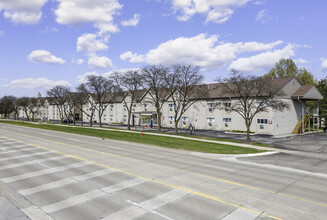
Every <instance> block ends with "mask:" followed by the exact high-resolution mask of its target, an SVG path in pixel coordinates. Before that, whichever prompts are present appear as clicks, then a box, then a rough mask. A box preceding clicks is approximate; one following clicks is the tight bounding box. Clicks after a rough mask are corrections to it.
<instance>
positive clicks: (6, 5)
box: [0, 0, 48, 24]
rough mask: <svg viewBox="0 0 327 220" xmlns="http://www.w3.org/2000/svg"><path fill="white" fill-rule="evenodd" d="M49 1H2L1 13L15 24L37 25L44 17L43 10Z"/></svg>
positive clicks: (0, 2)
mask: <svg viewBox="0 0 327 220" xmlns="http://www.w3.org/2000/svg"><path fill="white" fill-rule="evenodd" d="M47 1H48V0H28V1H24V0H0V11H2V10H3V11H4V17H5V18H7V19H10V20H11V21H12V22H13V23H21V24H36V23H38V22H39V21H40V19H41V17H42V12H41V8H42V7H43V6H44V5H45V4H46V3H47Z"/></svg>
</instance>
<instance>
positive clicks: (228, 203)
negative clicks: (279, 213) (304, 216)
mask: <svg viewBox="0 0 327 220" xmlns="http://www.w3.org/2000/svg"><path fill="white" fill-rule="evenodd" d="M0 130H1V129H0ZM0 137H3V138H8V137H5V136H2V135H0ZM10 139H11V140H15V139H12V138H10ZM25 143H26V142H25ZM26 144H28V145H30V146H34V147H37V148H40V149H43V150H47V151H51V152H54V153H58V154H61V155H65V156H68V157H71V158H74V159H77V160H81V161H85V162H90V163H92V164H94V165H97V166H101V167H105V168H109V169H113V170H116V171H117V172H120V173H124V174H127V175H130V176H134V177H138V178H143V179H146V180H148V181H150V182H153V183H157V184H160V185H164V186H167V187H170V188H173V189H179V190H182V191H185V192H188V193H190V194H193V195H197V196H200V197H203V198H207V199H210V200H214V201H216V202H219V203H222V204H226V205H230V206H233V207H236V208H240V209H243V210H247V211H250V212H254V213H257V214H260V215H263V216H266V217H268V218H272V219H276V220H282V219H281V218H278V217H275V216H272V215H267V214H265V213H263V212H260V211H257V210H253V209H249V208H246V207H243V206H239V205H236V204H233V203H230V202H226V201H224V200H221V199H219V198H217V197H214V196H210V195H208V194H204V193H201V192H197V191H194V190H191V189H187V188H184V187H181V186H177V185H172V184H169V183H165V182H161V181H158V180H154V179H151V178H148V177H145V176H141V175H138V174H135V173H131V172H128V171H124V170H120V169H117V168H114V167H110V166H107V165H104V164H100V163H96V162H94V161H89V160H87V159H85V158H81V157H78V156H75V155H69V154H66V153H63V152H59V151H54V150H51V149H50V148H47V147H42V146H39V145H36V144H30V143H26Z"/></svg>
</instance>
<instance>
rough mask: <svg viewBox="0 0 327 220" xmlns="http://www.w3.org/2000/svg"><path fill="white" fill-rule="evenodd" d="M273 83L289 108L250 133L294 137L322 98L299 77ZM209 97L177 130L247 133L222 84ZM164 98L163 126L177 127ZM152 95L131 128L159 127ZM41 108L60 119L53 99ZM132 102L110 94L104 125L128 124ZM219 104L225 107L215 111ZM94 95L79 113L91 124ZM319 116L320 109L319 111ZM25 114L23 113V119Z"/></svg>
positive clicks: (135, 111) (139, 102)
mask: <svg viewBox="0 0 327 220" xmlns="http://www.w3.org/2000/svg"><path fill="white" fill-rule="evenodd" d="M272 83H273V85H274V86H276V88H278V89H279V90H282V91H283V92H284V94H285V95H284V96H283V97H276V98H278V99H280V100H282V101H284V102H286V103H288V104H289V109H286V110H284V111H282V112H278V111H274V110H272V109H271V108H267V111H266V112H261V113H259V114H257V115H256V117H255V118H254V120H253V122H252V125H251V131H253V132H255V133H261V134H271V135H280V134H291V133H292V132H293V130H294V128H295V127H296V126H297V124H298V123H299V121H301V119H302V116H303V115H304V114H305V112H306V105H305V102H306V101H318V100H321V99H322V98H323V97H322V95H321V94H320V93H319V91H318V89H317V88H316V87H315V86H314V85H306V86H302V85H301V84H300V83H299V81H298V80H297V79H296V78H293V77H288V78H279V79H273V80H272ZM206 86H208V95H207V97H205V98H203V99H201V100H197V101H196V102H195V103H194V104H193V105H192V106H190V107H189V109H188V110H187V111H186V112H185V113H184V114H183V116H182V118H181V120H180V122H179V124H178V127H179V128H185V127H187V126H189V125H190V124H192V126H194V127H195V129H205V130H220V131H221V130H223V131H232V130H241V131H245V130H246V127H245V123H244V119H243V118H242V117H241V116H240V115H239V114H237V113H236V112H230V111H228V107H230V106H231V105H232V104H233V102H235V101H237V98H236V97H226V95H224V94H223V93H222V89H221V87H219V84H217V83H216V84H207V85H206ZM163 96H165V97H161V98H162V100H165V101H164V103H163V106H162V109H161V113H162V117H161V125H162V126H163V127H172V128H173V127H174V110H173V107H174V106H173V103H172V101H171V100H170V99H169V95H168V94H163ZM149 100H150V94H149V91H147V90H141V91H140V92H139V93H138V94H137V97H136V99H135V101H134V103H133V105H132V115H131V125H132V126H151V125H153V126H155V125H156V124H157V112H156V109H155V107H154V106H153V105H152V104H151V102H150V101H149ZM40 102H41V104H42V105H41V108H40V109H39V112H38V113H37V114H36V117H37V118H39V119H43V120H60V115H59V110H58V108H57V106H56V105H55V104H54V102H53V100H52V99H51V98H40ZM130 103H131V101H130V95H129V94H128V93H126V94H125V96H121V95H111V96H110V97H107V103H106V109H105V112H104V113H103V115H102V118H101V119H102V123H103V124H109V125H110V124H127V120H128V109H127V106H126V104H127V105H128V106H129V105H130ZM217 103H220V104H221V105H222V106H223V108H221V107H220V108H215V106H217ZM94 107H95V105H94V100H93V99H92V96H89V97H88V99H87V100H86V101H85V103H84V104H83V113H80V116H81V117H79V118H80V120H83V122H85V123H88V122H89V120H90V117H89V116H90V113H91V111H92V108H94ZM316 113H319V109H317V110H316ZM24 114H25V113H23V112H22V111H21V113H20V117H21V116H24ZM93 120H94V121H97V122H98V121H99V120H98V112H97V111H96V110H95V112H94V115H93Z"/></svg>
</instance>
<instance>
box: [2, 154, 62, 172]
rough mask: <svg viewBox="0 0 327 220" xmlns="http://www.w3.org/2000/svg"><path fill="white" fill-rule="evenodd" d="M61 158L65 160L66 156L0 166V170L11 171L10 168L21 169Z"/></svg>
mask: <svg viewBox="0 0 327 220" xmlns="http://www.w3.org/2000/svg"><path fill="white" fill-rule="evenodd" d="M63 158H67V156H65V155H62V156H55V157H49V158H45V159H38V160H31V161H25V162H21V163H14V164H7V165H4V166H0V170H5V169H11V168H15V167H21V166H25V165H30V164H36V163H41V162H46V161H52V160H60V159H63Z"/></svg>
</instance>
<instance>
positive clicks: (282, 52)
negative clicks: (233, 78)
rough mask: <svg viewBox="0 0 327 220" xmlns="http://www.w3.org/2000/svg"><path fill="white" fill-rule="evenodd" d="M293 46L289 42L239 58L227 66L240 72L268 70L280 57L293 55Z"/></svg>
mask: <svg viewBox="0 0 327 220" xmlns="http://www.w3.org/2000/svg"><path fill="white" fill-rule="evenodd" d="M294 47H295V46H294V45H291V44H289V45H287V46H286V47H284V48H283V49H278V50H274V51H268V52H264V53H260V54H257V55H255V56H251V57H248V58H239V59H237V60H236V61H234V62H233V63H232V64H231V65H230V66H229V69H237V70H239V71H242V72H258V71H263V70H268V69H269V68H272V67H273V66H274V65H275V63H277V62H278V61H279V60H280V59H282V58H289V57H291V56H294V54H295V52H294Z"/></svg>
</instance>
